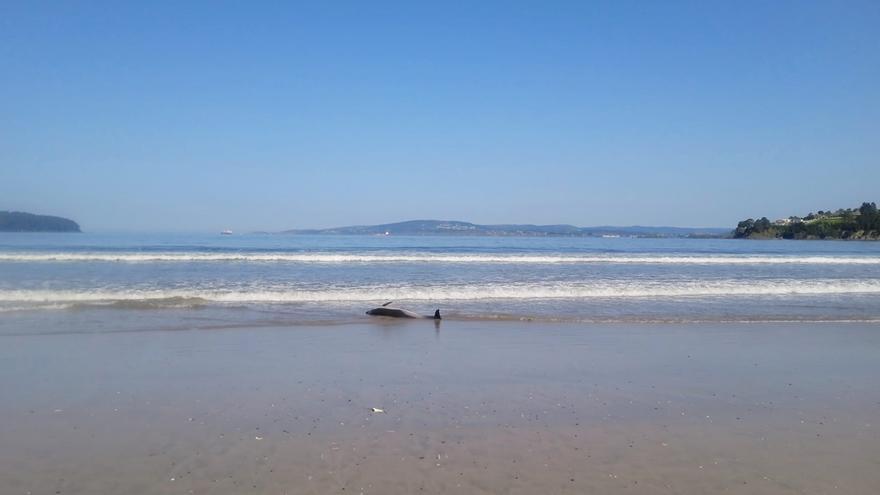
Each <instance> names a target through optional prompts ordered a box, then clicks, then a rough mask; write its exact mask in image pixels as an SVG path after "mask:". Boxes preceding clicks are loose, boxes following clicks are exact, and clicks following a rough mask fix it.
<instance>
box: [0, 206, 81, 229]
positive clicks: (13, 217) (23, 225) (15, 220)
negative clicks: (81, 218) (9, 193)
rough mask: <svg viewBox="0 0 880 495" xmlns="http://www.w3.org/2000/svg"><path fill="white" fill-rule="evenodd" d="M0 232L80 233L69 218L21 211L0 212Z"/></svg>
mask: <svg viewBox="0 0 880 495" xmlns="http://www.w3.org/2000/svg"><path fill="white" fill-rule="evenodd" d="M0 232H81V230H80V228H79V224H77V223H76V222H74V221H73V220H70V219H69V218H63V217H55V216H51V215H35V214H33V213H25V212H22V211H0Z"/></svg>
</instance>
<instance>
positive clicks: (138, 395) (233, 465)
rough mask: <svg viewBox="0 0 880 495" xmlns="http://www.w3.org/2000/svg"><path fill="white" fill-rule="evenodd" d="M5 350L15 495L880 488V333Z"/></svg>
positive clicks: (236, 341) (536, 327)
mask: <svg viewBox="0 0 880 495" xmlns="http://www.w3.org/2000/svg"><path fill="white" fill-rule="evenodd" d="M0 339H2V342H3V345H2V346H0V377H2V378H0V383H2V387H0V395H2V398H3V400H2V401H0V413H2V417H3V418H4V421H3V422H2V423H0V486H3V487H4V489H3V493H9V494H17V493H21V494H28V493H30V494H42V493H49V494H94V493H130V494H139V493H143V494H153V493H156V494H174V493H182V494H187V493H211V494H216V493H221V494H226V493H228V494H233V493H272V494H283V493H290V494H296V493H316V494H317V493H355V494H358V493H364V494H367V493H612V494H616V493H670V494H671V493H743V494H745V493H749V494H764V493H766V494H785V493H816V494H821V493H839V494H865V493H870V492H871V491H872V490H874V489H875V488H876V487H877V486H880V470H878V469H877V468H878V459H880V431H878V425H880V388H878V386H877V382H876V377H877V376H880V360H878V359H877V356H878V355H880V353H878V351H880V326H878V325H877V324H876V323H750V324H742V323H739V324H738V323H687V324H632V323H619V324H583V323H549V322H531V323H530V322H511V321H504V322H478V321H456V320H444V321H442V322H440V323H439V324H437V325H435V323H434V322H432V321H427V320H425V321H418V320H417V321H396V320H387V319H384V318H372V319H371V318H369V317H366V316H364V317H363V318H362V319H361V320H359V321H357V322H355V323H346V324H326V325H288V326H276V327H272V326H261V327H240V328H235V327H233V328H222V329H218V328H194V329H189V330H174V331H168V330H163V331H156V330H150V329H141V330H138V331H127V332H94V333H90V332H88V331H82V332H76V333H60V334H57V333H55V334H53V333H29V334H20V335H12V334H9V332H6V334H4V335H2V337H0ZM373 408H377V409H381V410H382V411H383V412H374V411H373Z"/></svg>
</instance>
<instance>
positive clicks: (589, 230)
mask: <svg viewBox="0 0 880 495" xmlns="http://www.w3.org/2000/svg"><path fill="white" fill-rule="evenodd" d="M730 232H731V229H729V228H715V227H709V228H693V227H645V226H631V227H614V226H600V227H576V226H574V225H564V224H563V225H531V224H499V225H480V224H475V223H470V222H461V221H456V220H409V221H405V222H396V223H386V224H380V225H355V226H348V227H334V228H328V229H294V230H285V231H283V232H279V234H290V235H423V236H443V235H455V236H489V237H491V236H498V237H648V238H664V237H693V238H721V237H730Z"/></svg>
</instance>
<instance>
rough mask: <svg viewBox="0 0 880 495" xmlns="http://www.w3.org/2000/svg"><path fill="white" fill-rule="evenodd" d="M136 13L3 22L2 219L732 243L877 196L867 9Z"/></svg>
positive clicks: (500, 5)
mask: <svg viewBox="0 0 880 495" xmlns="http://www.w3.org/2000/svg"><path fill="white" fill-rule="evenodd" d="M124 3H125V2H106V3H100V2H87V3H85V2H84V3H81V4H78V3H75V2H36V1H28V2H8V1H6V2H2V3H0V74H2V77H0V209H14V210H24V211H32V212H37V213H49V214H58V215H64V216H69V217H71V218H74V219H76V220H78V221H79V222H80V223H81V224H82V225H83V227H84V228H86V229H88V230H114V229H125V230H195V231H213V230H217V229H221V228H233V229H236V230H263V229H266V230H277V229H284V228H293V227H320V226H334V225H348V224H362V223H382V222H387V221H396V220H404V219H413V218H438V219H458V220H470V221H474V222H479V223H505V222H523V223H526V222H529V223H572V224H576V225H598V224H627V225H629V224H653V225H678V226H728V225H734V224H735V223H736V221H737V220H739V219H741V218H744V217H747V216H754V215H763V214H766V215H768V216H771V217H777V216H788V215H790V214H804V213H806V212H808V211H810V210H819V209H827V208H837V207H844V206H857V205H858V204H859V203H860V202H861V201H863V200H875V201H876V200H880V197H877V196H878V193H877V191H878V190H880V188H878V184H880V159H878V157H880V55H878V54H880V3H878V2H875V1H869V2H857V1H853V2H831V1H828V2H809V1H798V2H782V1H778V2H777V1H773V2H766V1H764V2H745V1H736V2H711V1H699V2H653V1H645V2H626V1H622V2H581V1H577V2H523V3H520V2H434V3H433V4H430V5H429V4H427V3H423V2H400V3H384V2H352V3H343V2H313V3H307V4H294V3H293V2H278V3H271V2H228V3H227V2H206V3H196V2H169V3H162V2H128V3H125V5H123V4H124ZM477 3H478V5H475V4H477Z"/></svg>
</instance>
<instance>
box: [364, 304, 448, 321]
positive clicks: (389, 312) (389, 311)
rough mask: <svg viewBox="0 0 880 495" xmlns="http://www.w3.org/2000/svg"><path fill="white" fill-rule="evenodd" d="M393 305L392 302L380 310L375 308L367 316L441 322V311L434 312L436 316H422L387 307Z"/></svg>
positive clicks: (405, 310)
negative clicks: (425, 319)
mask: <svg viewBox="0 0 880 495" xmlns="http://www.w3.org/2000/svg"><path fill="white" fill-rule="evenodd" d="M389 304H391V301H388V302H387V303H385V304H383V305H382V306H380V307H378V308H373V309H371V310H369V311H367V314H368V315H370V316H390V317H392V318H428V319H431V320H439V319H441V318H440V310H439V309H438V310H436V311H434V316H422V315H420V314H418V313H413V312H412V311H409V310H407V309H398V308H389V307H387V306H388V305H389Z"/></svg>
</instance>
